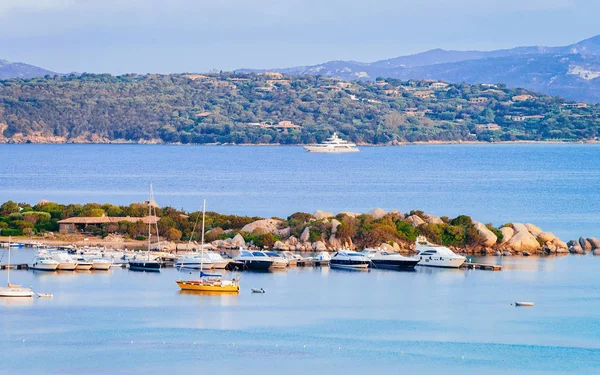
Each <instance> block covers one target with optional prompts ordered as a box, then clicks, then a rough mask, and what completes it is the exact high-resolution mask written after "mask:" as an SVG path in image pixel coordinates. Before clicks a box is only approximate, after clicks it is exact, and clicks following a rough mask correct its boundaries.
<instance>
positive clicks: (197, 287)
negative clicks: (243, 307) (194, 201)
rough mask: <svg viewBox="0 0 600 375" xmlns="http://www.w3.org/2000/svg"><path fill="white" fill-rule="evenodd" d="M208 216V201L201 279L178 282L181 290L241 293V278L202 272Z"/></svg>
mask: <svg viewBox="0 0 600 375" xmlns="http://www.w3.org/2000/svg"><path fill="white" fill-rule="evenodd" d="M205 216H206V200H205V201H204V202H203V205H202V241H201V243H200V252H201V257H200V259H201V260H200V278H199V279H198V280H177V281H176V283H177V285H179V287H180V288H181V290H186V291H195V292H211V293H239V292H240V285H239V284H238V281H239V280H240V278H239V276H237V277H234V278H233V279H231V280H226V279H223V277H222V276H221V275H219V274H207V273H204V272H202V268H203V267H202V261H203V259H204V223H205Z"/></svg>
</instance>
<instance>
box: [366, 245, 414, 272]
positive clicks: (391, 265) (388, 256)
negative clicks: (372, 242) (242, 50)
mask: <svg viewBox="0 0 600 375" xmlns="http://www.w3.org/2000/svg"><path fill="white" fill-rule="evenodd" d="M362 254H364V255H365V256H366V257H367V258H369V259H371V262H372V263H373V267H375V268H387V269H412V268H414V267H415V266H416V265H417V263H419V261H420V259H419V258H414V257H405V256H402V255H400V254H398V253H394V252H391V251H385V250H382V249H377V250H375V249H365V250H363V251H362Z"/></svg>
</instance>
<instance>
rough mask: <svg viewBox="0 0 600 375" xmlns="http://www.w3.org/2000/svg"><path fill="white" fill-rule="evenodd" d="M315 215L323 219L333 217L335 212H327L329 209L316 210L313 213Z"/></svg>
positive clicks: (316, 217) (318, 218)
mask: <svg viewBox="0 0 600 375" xmlns="http://www.w3.org/2000/svg"><path fill="white" fill-rule="evenodd" d="M313 216H314V217H315V219H317V220H322V219H327V218H328V217H333V214H332V213H331V212H327V211H321V210H316V211H315V213H314V214H313Z"/></svg>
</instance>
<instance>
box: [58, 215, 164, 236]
mask: <svg viewBox="0 0 600 375" xmlns="http://www.w3.org/2000/svg"><path fill="white" fill-rule="evenodd" d="M158 220H160V218H158V217H156V216H145V217H131V216H110V217H109V216H100V217H87V216H86V217H70V218H68V219H64V220H60V221H59V222H58V231H59V232H60V233H77V232H82V231H83V230H84V228H85V227H86V226H88V225H103V224H117V223H119V222H122V221H127V222H130V223H137V222H139V221H141V222H142V223H144V224H156V223H157V222H158Z"/></svg>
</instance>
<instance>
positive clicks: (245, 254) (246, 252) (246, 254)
mask: <svg viewBox="0 0 600 375" xmlns="http://www.w3.org/2000/svg"><path fill="white" fill-rule="evenodd" d="M242 255H243V256H246V257H247V256H251V255H252V253H250V252H249V251H242Z"/></svg>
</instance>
